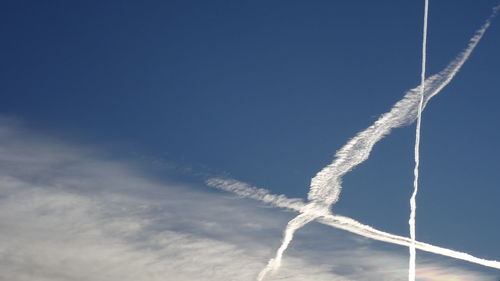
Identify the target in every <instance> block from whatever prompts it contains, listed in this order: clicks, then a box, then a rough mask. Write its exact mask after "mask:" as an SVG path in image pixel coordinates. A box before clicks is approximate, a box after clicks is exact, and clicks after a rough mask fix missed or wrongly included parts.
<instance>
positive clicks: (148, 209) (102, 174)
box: [0, 120, 493, 281]
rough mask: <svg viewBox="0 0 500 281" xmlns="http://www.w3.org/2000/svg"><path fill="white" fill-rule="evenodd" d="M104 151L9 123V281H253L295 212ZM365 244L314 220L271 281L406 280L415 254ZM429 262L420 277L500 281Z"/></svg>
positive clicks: (3, 193)
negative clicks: (157, 174)
mask: <svg viewBox="0 0 500 281" xmlns="http://www.w3.org/2000/svg"><path fill="white" fill-rule="evenodd" d="M96 154H97V152H96V151H92V150H90V149H83V148H78V147H74V146H73V147H72V146H70V145H67V144H63V143H61V142H60V141H56V140H51V139H49V138H41V137H40V136H36V135H34V134H31V133H29V132H25V131H23V130H22V129H21V128H19V126H17V125H13V124H12V123H11V122H10V121H6V120H1V121H0V280H9V281H11V280H17V281H24V280H26V281H27V280H30V281H31V280H40V281H44V280H51V281H58V280H64V281H66V280H78V281H81V280H92V281H100V280H106V281H108V280H109V281H117V280H120V281H127V280H134V281H142V280H148V281H154V280H172V281H192V280H207V281H211V280H217V281H219V280H234V281H239V280H242V281H243V280H254V279H255V277H256V275H257V274H258V272H259V271H260V269H261V268H262V267H263V266H264V263H265V262H266V261H267V259H268V258H269V257H270V256H271V255H272V252H273V251H274V248H275V247H276V245H278V243H279V241H278V240H277V239H279V238H277V237H280V232H281V229H282V227H283V226H284V225H285V224H286V222H287V221H288V220H289V219H290V217H291V216H292V215H293V214H291V213H286V212H282V211H279V210H275V209H269V208H260V207H259V206H257V204H256V203H255V202H252V201H247V200H233V199H232V198H230V197H229V196H228V194H224V193H218V192H216V191H212V190H209V189H203V188H202V187H201V185H200V187H193V186H187V185H185V184H178V183H164V182H160V181H156V180H154V179H150V178H148V177H146V176H144V175H142V174H141V172H140V171H138V170H137V169H135V168H133V166H130V165H126V164H123V163H119V162H116V161H110V160H107V159H102V158H99V157H97V156H96ZM366 241H367V240H363V239H362V240H361V241H360V239H359V238H358V237H356V236H352V235H350V234H346V233H343V232H341V231H337V230H332V229H327V228H325V227H322V226H318V225H311V226H309V227H307V228H305V229H303V230H301V231H300V232H299V233H298V239H297V243H295V245H294V246H293V247H291V248H290V251H289V255H287V257H286V258H285V260H284V265H283V268H282V270H281V271H280V272H278V273H277V274H276V275H275V276H272V277H271V278H270V279H271V280H272V279H275V280H287V281H300V280H318V281H322V280H405V278H406V273H407V271H406V266H407V257H406V250H405V249H402V250H401V251H397V252H394V251H382V250H377V249H375V248H374V247H373V246H372V243H367V242H366ZM424 262H425V263H424V264H423V265H420V266H419V268H420V271H419V272H418V275H419V276H421V280H425V281H428V280H493V279H492V278H490V277H489V276H486V275H484V274H479V273H477V272H472V271H469V270H466V269H462V268H458V267H450V266H444V265H442V264H439V263H433V262H432V261H424ZM443 276H445V277H443Z"/></svg>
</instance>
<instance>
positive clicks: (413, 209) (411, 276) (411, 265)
mask: <svg viewBox="0 0 500 281" xmlns="http://www.w3.org/2000/svg"><path fill="white" fill-rule="evenodd" d="M424 2H425V4H424V28H423V32H422V70H421V73H420V101H419V105H418V111H417V126H416V128H415V168H414V169H413V175H414V179H413V193H412V195H411V198H410V219H409V220H408V224H409V225H410V239H411V243H410V247H409V252H410V259H409V261H408V281H415V262H416V257H417V253H416V250H415V217H416V214H417V194H418V174H419V166H420V127H421V124H422V107H423V105H424V89H425V67H426V62H427V20H428V17H429V1H428V0H425V1H424Z"/></svg>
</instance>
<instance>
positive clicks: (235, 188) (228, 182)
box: [207, 178, 500, 269]
mask: <svg viewBox="0 0 500 281" xmlns="http://www.w3.org/2000/svg"><path fill="white" fill-rule="evenodd" d="M207 185H209V186H212V187H215V188H218V189H220V190H224V191H228V192H232V193H235V194H236V195H238V196H240V197H245V198H251V199H254V200H258V201H262V202H264V203H267V204H269V205H271V206H273V207H278V208H285V209H289V210H292V211H296V212H300V213H309V214H311V215H313V216H315V217H316V219H315V220H316V221H317V222H320V223H322V224H325V225H329V226H332V227H335V228H339V229H342V230H346V231H349V232H351V233H355V234H358V235H361V236H363V237H366V238H371V239H374V240H378V241H382V242H386V243H391V244H396V245H401V246H405V247H410V246H411V239H409V238H407V237H403V236H398V235H394V234H391V233H387V232H384V231H380V230H377V229H375V228H373V227H371V226H368V225H365V224H362V223H360V222H358V221H356V220H354V219H351V218H348V217H344V216H340V215H333V214H330V213H324V209H315V208H312V207H311V206H312V205H311V204H306V203H304V202H303V201H302V200H301V199H289V198H287V197H286V196H284V195H274V194H271V193H269V191H268V190H266V189H262V188H255V187H252V186H250V185H248V184H246V183H243V182H239V181H236V180H233V179H223V178H211V179H209V180H207ZM415 248H417V249H419V250H422V251H425V252H429V253H434V254H438V255H442V256H447V257H452V258H456V259H460V260H464V261H468V262H471V263H475V264H480V265H483V266H487V267H491V268H496V269H500V262H499V261H495V260H486V259H482V258H478V257H475V256H472V255H470V254H467V253H463V252H459V251H454V250H451V249H446V248H442V247H438V246H434V245H431V244H427V243H423V242H418V241H415Z"/></svg>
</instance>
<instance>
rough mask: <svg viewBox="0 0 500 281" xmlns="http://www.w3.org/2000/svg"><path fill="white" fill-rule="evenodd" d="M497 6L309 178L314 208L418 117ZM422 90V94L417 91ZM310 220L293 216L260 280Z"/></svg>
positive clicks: (329, 200)
mask: <svg viewBox="0 0 500 281" xmlns="http://www.w3.org/2000/svg"><path fill="white" fill-rule="evenodd" d="M498 9H500V5H499V6H497V7H495V8H494V11H493V13H492V15H491V16H490V17H489V18H488V19H487V20H486V22H485V24H483V26H482V27H481V28H480V29H479V30H478V31H476V34H475V35H474V36H473V37H472V38H471V39H470V41H469V45H468V46H467V48H466V49H465V50H464V51H463V52H461V53H460V54H459V55H458V56H457V57H456V58H455V59H454V60H453V61H452V62H451V63H450V64H449V65H448V66H447V67H446V68H445V69H444V70H442V71H441V72H439V73H438V74H435V75H433V76H431V77H429V78H427V79H426V80H425V87H424V88H423V89H421V86H419V87H417V88H414V89H412V90H410V91H408V92H407V93H406V94H405V96H404V97H403V99H401V100H400V101H398V102H397V103H396V104H395V105H394V106H393V107H392V109H391V110H390V111H389V112H387V113H385V114H383V115H382V116H381V117H380V118H379V119H378V120H377V121H375V123H374V124H373V125H371V126H370V127H368V128H367V129H366V130H364V131H361V132H360V133H358V134H357V135H356V136H355V137H354V138H352V139H351V140H350V141H348V142H347V144H345V145H344V146H343V147H342V148H341V149H340V150H339V151H337V153H336V154H335V160H334V161H333V162H332V164H330V165H328V166H326V167H325V168H323V169H322V170H321V171H320V172H318V174H316V176H315V177H314V178H313V179H312V180H311V188H310V190H309V194H308V199H309V201H310V203H309V204H314V205H315V208H322V209H325V210H329V209H330V207H331V206H332V205H333V204H334V203H336V202H337V200H338V198H339V195H340V191H341V189H342V186H341V183H342V176H343V175H344V174H346V173H347V172H349V171H351V170H352V169H353V168H354V167H356V166H357V165H358V164H360V163H362V162H363V161H365V160H366V159H368V156H369V155H370V152H371V150H372V148H373V146H374V145H375V143H377V142H378V141H379V140H380V139H382V138H383V137H384V136H385V135H387V134H389V133H390V131H391V130H392V129H393V128H397V127H401V126H403V125H408V124H410V123H412V122H413V121H414V120H415V119H416V118H417V115H418V109H419V108H420V107H422V108H423V107H425V105H426V104H427V102H428V101H429V100H430V99H431V98H432V97H433V96H435V95H436V94H438V93H439V92H440V91H441V90H442V89H443V88H444V87H445V86H446V85H447V84H448V83H449V82H450V81H451V80H452V79H453V77H454V76H455V75H456V73H457V72H458V71H459V70H460V68H461V67H462V65H463V64H464V63H465V61H466V60H467V59H468V57H469V56H470V54H471V53H472V51H473V50H474V48H475V47H476V46H477V44H478V42H479V40H480V39H481V38H482V36H483V35H484V32H485V31H486V30H487V29H488V27H489V26H490V24H491V20H492V19H493V17H494V16H495V14H496V12H497V10H498ZM422 91H423V96H422V95H421V94H420V93H421V92H422ZM421 98H423V102H422V104H421V102H420V100H421ZM420 105H421V106H420ZM299 216H300V215H299ZM313 219H314V215H313V217H308V219H307V220H303V219H299V218H295V219H293V220H292V221H291V222H290V223H289V224H288V225H287V228H286V229H285V231H284V234H283V240H282V243H281V246H280V247H279V248H278V250H277V251H276V256H275V258H274V259H271V260H270V261H269V263H268V264H267V266H266V267H265V268H264V269H263V270H262V272H261V274H259V279H258V280H259V281H261V280H263V278H264V277H265V275H266V273H267V272H270V271H273V270H277V269H278V268H279V266H280V264H281V258H282V256H283V252H284V251H285V250H286V248H287V247H288V245H289V244H290V242H291V240H292V238H293V235H294V232H295V231H296V230H298V229H300V228H301V227H302V226H304V225H305V224H307V223H308V222H309V221H311V220H313Z"/></svg>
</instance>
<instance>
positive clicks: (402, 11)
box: [0, 0, 500, 259]
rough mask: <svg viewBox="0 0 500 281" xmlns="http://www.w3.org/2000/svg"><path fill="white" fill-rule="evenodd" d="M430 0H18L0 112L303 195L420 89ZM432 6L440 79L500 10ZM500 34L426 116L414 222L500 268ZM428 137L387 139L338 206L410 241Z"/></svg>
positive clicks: (432, 46) (1, 53)
mask: <svg viewBox="0 0 500 281" xmlns="http://www.w3.org/2000/svg"><path fill="white" fill-rule="evenodd" d="M145 2H146V3H145ZM420 2H423V1H396V0H391V1H340V2H339V1H80V2H76V1H9V3H6V2H5V1H4V3H3V4H2V5H1V7H0V32H1V35H2V38H1V42H2V44H1V45H0V65H1V66H0V71H1V77H2V82H1V83H0V93H1V103H0V113H1V114H2V115H6V116H16V117H18V118H20V119H22V120H24V121H25V122H26V124H28V125H29V126H31V128H33V129H34V130H38V131H41V132H50V133H51V134H58V135H61V136H64V137H65V138H68V139H70V140H72V141H77V142H84V143H91V144H98V145H99V144H101V145H103V146H106V147H108V148H109V149H111V150H116V151H115V153H120V154H125V155H126V154H130V155H132V154H134V155H137V154H139V155H146V156H147V157H152V158H157V159H161V160H162V161H166V162H168V163H171V164H172V165H179V166H182V167H191V168H193V169H194V170H196V171H202V172H210V173H214V174H229V175H230V176H232V177H234V178H236V179H239V180H242V181H246V182H250V183H252V184H255V185H257V186H262V187H266V188H268V189H270V190H271V191H273V192H276V193H284V194H286V195H288V196H290V197H304V196H305V195H306V193H307V191H308V184H309V180H310V178H311V177H312V176H314V174H315V173H316V172H317V171H319V170H320V169H321V168H322V167H323V166H325V165H326V164H328V163H329V162H331V160H332V156H333V154H334V153H335V151H336V150H337V149H339V148H340V147H341V146H342V145H343V144H344V143H345V142H346V141H347V140H348V139H349V138H351V137H353V136H354V134H355V133H356V132H358V131H360V130H362V129H364V128H365V127H367V126H368V125H370V124H371V123H372V122H373V121H374V120H376V118H377V117H378V116H379V114H381V113H383V112H385V111H387V110H388V109H389V108H390V107H391V106H392V104H393V103H394V102H395V101H397V100H398V99H399V98H401V97H402V95H403V93H404V92H405V91H406V90H407V89H410V88H413V87H414V86H416V85H417V84H418V83H419V73H420V59H421V58H420V42H421V25H422V5H423V4H422V3H420ZM430 2H431V4H430V19H429V39H428V40H429V45H428V51H429V54H428V71H429V74H431V73H435V72H437V71H439V70H440V69H441V68H443V67H444V66H445V65H446V64H447V63H448V62H449V61H450V60H451V59H453V58H454V56H455V55H456V54H457V53H458V52H459V51H460V50H461V49H463V48H464V47H465V46H466V44H467V41H468V39H469V38H470V37H471V36H472V35H473V32H474V30H476V29H477V28H478V27H479V26H480V25H481V24H482V23H483V21H484V19H486V18H487V16H488V15H489V14H490V10H491V8H492V7H493V6H494V5H496V4H498V1H496V0H494V1H493V0H482V1H452V0H446V1H432V0H431V1H430ZM499 38H500V21H499V19H497V20H495V21H494V23H493V25H492V27H491V29H490V30H489V31H488V32H487V34H486V36H485V38H484V39H483V40H482V41H481V43H480V45H479V46H478V48H477V49H476V51H475V53H474V54H473V55H472V56H471V58H470V60H469V61H468V62H467V63H466V65H465V66H464V68H463V70H462V71H461V73H460V74H459V75H457V77H456V78H455V80H454V81H453V82H452V83H451V84H450V85H449V86H448V87H447V88H446V89H445V90H444V91H443V92H442V93H441V94H440V95H439V96H438V97H436V98H435V99H433V100H432V101H431V102H430V104H429V106H428V107H427V110H426V111H425V112H424V118H423V129H422V148H421V151H422V172H421V176H422V179H421V183H422V189H421V193H420V195H419V198H418V205H419V209H418V213H417V216H418V218H417V223H418V225H417V235H419V237H420V239H421V240H424V241H428V242H432V243H436V244H440V245H443V246H446V247H452V248H455V249H458V250H465V251H469V252H471V253H473V254H476V255H479V256H485V257H489V258H496V259H499V258H500V256H499V253H500V245H499V243H498V241H497V238H498V233H499V231H500V227H499V226H498V223H497V221H498V217H499V216H500V207H499V204H498V201H499V198H500V188H499V180H498V177H496V175H498V168H499V165H498V161H497V159H499V158H500V149H499V148H498V143H499V141H500V133H499V132H498V129H497V125H498V120H499V117H500V115H499V113H498V110H497V108H498V105H499V104H500V99H499V97H498V83H497V82H498V77H499V75H500V56H499V55H498V50H500V40H499ZM413 135H414V127H413V126H412V127H407V128H403V129H398V130H396V131H395V132H394V133H393V134H392V135H390V136H388V137H387V138H386V139H384V140H383V141H382V142H381V143H380V144H378V145H377V146H376V148H375V150H374V151H373V155H372V157H371V158H370V160H369V161H368V162H366V163H365V164H363V165H362V166H360V167H359V168H357V169H356V170H355V171H354V172H353V173H351V174H349V175H348V176H347V177H346V178H345V184H344V191H343V194H342V197H341V201H340V202H339V203H338V206H336V207H335V210H338V211H339V212H340V213H342V214H345V215H348V216H351V217H353V218H356V219H359V220H361V221H363V222H366V223H369V224H373V225H375V226H377V227H379V228H381V229H383V230H387V231H390V232H395V233H398V234H406V233H407V224H406V221H407V216H408V214H409V211H408V198H409V196H410V192H411V188H412V186H411V184H412V168H413V162H412V161H413V160H412V156H413V154H412V153H413V151H412V149H413ZM489 221H493V222H492V223H489ZM487 242H492V243H493V245H491V244H489V243H487Z"/></svg>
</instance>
